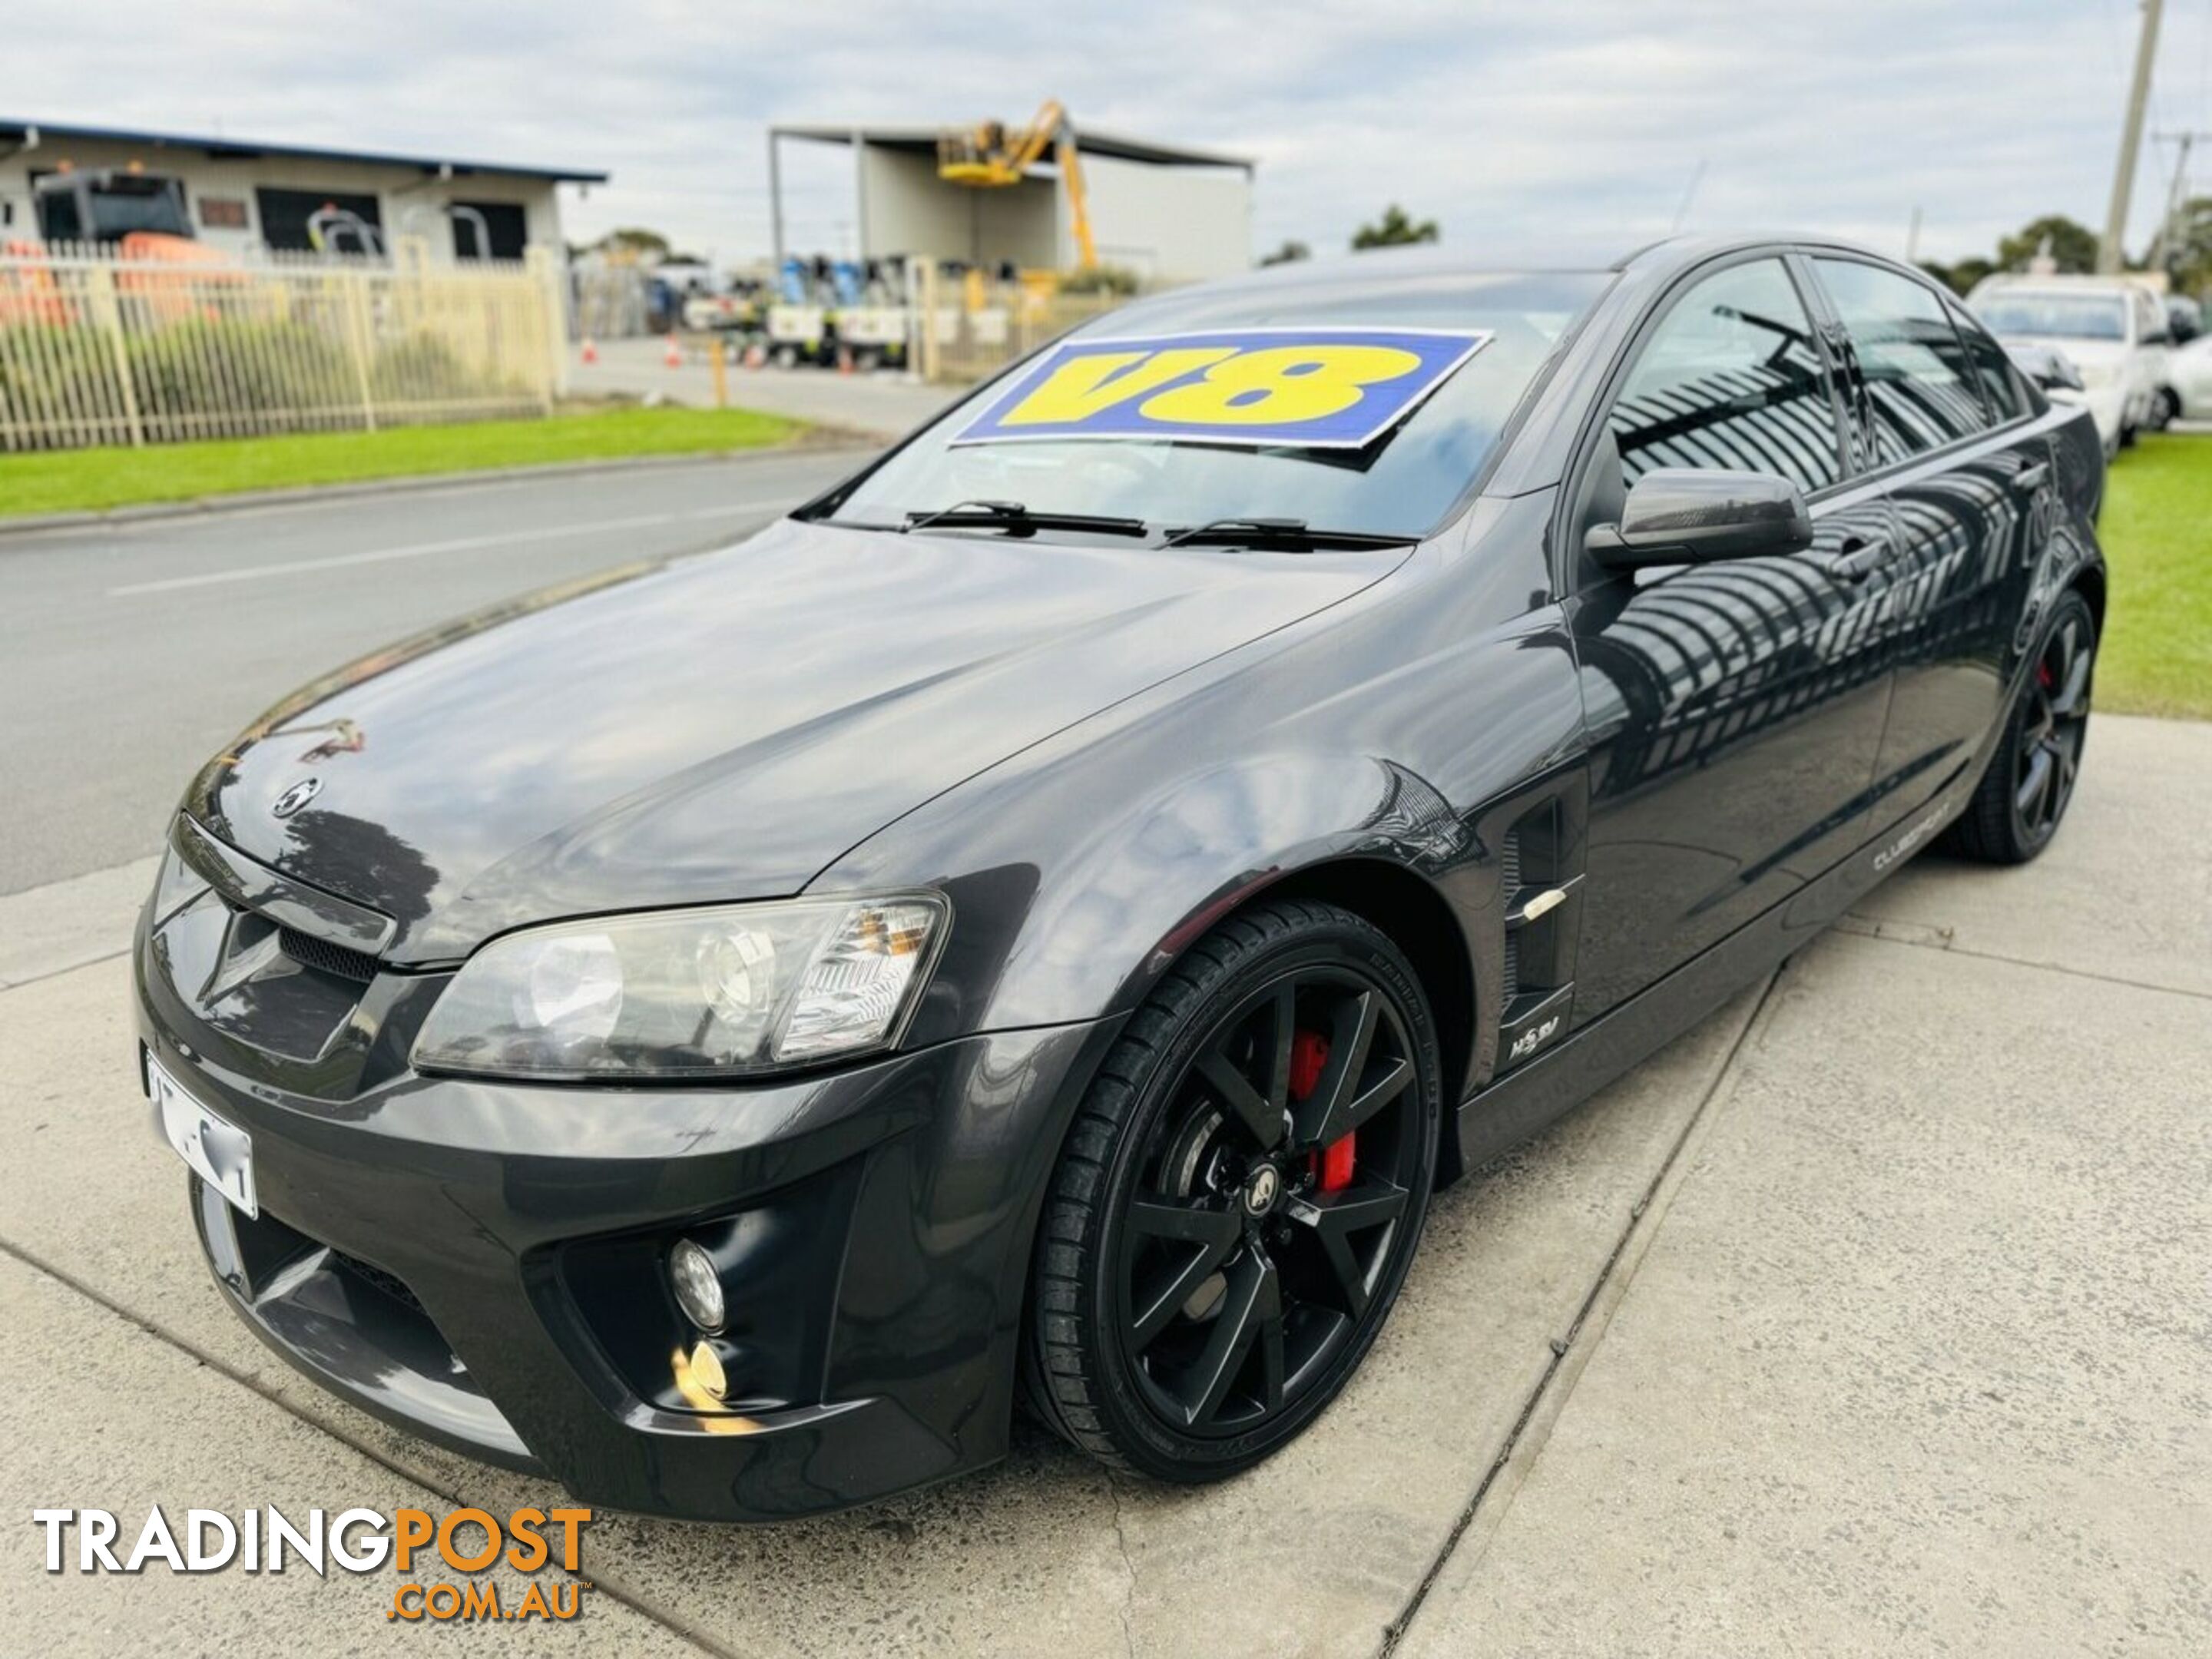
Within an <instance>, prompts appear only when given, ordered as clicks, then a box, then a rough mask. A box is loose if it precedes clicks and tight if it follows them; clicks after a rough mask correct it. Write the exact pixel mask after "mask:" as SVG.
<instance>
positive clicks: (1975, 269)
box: [1920, 253, 1996, 300]
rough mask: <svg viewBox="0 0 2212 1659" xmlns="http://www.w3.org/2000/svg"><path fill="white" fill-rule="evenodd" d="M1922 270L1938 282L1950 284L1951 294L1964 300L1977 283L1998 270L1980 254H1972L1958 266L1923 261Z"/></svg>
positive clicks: (1930, 260)
mask: <svg viewBox="0 0 2212 1659" xmlns="http://www.w3.org/2000/svg"><path fill="white" fill-rule="evenodd" d="M1920 268H1921V270H1924V271H1926V272H1927V273H1928V274H1929V276H1933V277H1934V278H1935V279H1936V281H1937V282H1939V283H1949V284H1950V287H1951V292H1953V293H1954V294H1955V295H1958V296H1959V297H1960V299H1962V300H1963V299H1965V298H1966V295H1969V294H1971V293H1972V292H1973V291H1974V284H1975V283H1978V282H1980V281H1981V280H1982V278H1983V277H1984V276H1988V275H1989V274H1990V272H1991V271H1993V270H1996V266H1995V265H1993V264H1990V262H1989V261H1988V260H1987V259H1984V258H1982V257H1981V255H1979V254H1978V253H1970V254H1968V255H1967V256H1966V258H1963V259H1961V260H1960V261H1959V262H1958V263H1957V264H1949V265H1947V264H1940V263H1938V262H1937V261H1936V260H1934V259H1923V260H1922V261H1921V262H1920Z"/></svg>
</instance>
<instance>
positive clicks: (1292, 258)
mask: <svg viewBox="0 0 2212 1659" xmlns="http://www.w3.org/2000/svg"><path fill="white" fill-rule="evenodd" d="M1310 258H1313V250H1312V249H1311V248H1310V247H1308V246H1306V245H1305V244H1304V242H1291V241H1286V242H1285V243H1284V244H1283V245H1282V246H1280V247H1279V248H1277V249H1276V250H1275V251H1274V252H1273V253H1270V254H1268V255H1267V256H1266V257H1265V258H1262V259H1261V261H1260V263H1261V264H1263V265H1288V264H1297V261H1299V260H1300V259H1310Z"/></svg>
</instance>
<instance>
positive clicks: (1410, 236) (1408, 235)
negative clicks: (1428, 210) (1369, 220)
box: [1352, 202, 1437, 248]
mask: <svg viewBox="0 0 2212 1659" xmlns="http://www.w3.org/2000/svg"><path fill="white" fill-rule="evenodd" d="M1435 240H1437V222H1436V221H1435V220H1433V219H1424V220H1422V221H1421V222H1419V224H1415V223H1414V222H1413V221H1412V220H1411V219H1408V218H1407V216H1406V210H1405V209H1403V208H1401V207H1400V206H1399V205H1398V204H1396V203H1395V202H1393V203H1391V204H1390V205H1389V207H1387V208H1385V209H1383V216H1382V218H1381V219H1379V220H1377V221H1376V222H1375V223H1373V224H1371V225H1362V226H1360V228H1358V231H1357V232H1356V233H1355V234H1353V236H1352V246H1353V247H1354V248H1364V247H1403V246H1406V245H1407V244H1408V243H1411V242H1433V241H1435Z"/></svg>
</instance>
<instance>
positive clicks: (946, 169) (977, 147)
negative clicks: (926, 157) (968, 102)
mask: <svg viewBox="0 0 2212 1659" xmlns="http://www.w3.org/2000/svg"><path fill="white" fill-rule="evenodd" d="M1047 149H1052V150H1053V151H1054V160H1055V161H1058V162H1059V164H1060V178H1061V179H1063V180H1065V181H1066V185H1067V213H1068V222H1069V228H1070V230H1071V231H1072V232H1073V234H1074V237H1075V255H1076V264H1078V265H1079V267H1080V268H1081V269H1083V270H1096V269H1097V264H1098V248H1097V244H1096V243H1095V242H1094V241H1093V240H1091V200H1090V197H1089V196H1088V195H1087V193H1086V192H1085V190H1084V187H1083V158H1082V156H1081V155H1080V154H1079V152H1078V150H1077V148H1076V143H1075V126H1074V124H1073V122H1071V121H1070V120H1069V119H1068V118H1067V110H1066V107H1065V106H1063V105H1062V104H1061V103H1060V100H1058V99H1057V98H1048V99H1046V100H1044V102H1043V103H1042V104H1041V105H1040V106H1038V107H1037V112H1036V116H1035V117H1034V118H1032V119H1031V120H1030V124H1029V125H1028V126H1026V127H1024V128H1023V129H1021V130H1020V131H1018V132H1015V133H1012V134H1011V135H1010V134H1009V133H1008V132H1007V131H1006V127H1005V125H1003V124H1001V123H1000V122H997V121H986V122H984V123H982V124H981V125H979V126H973V127H955V128H951V129H950V130H948V131H945V132H942V133H939V135H938V139H937V176H938V177H939V178H940V179H944V180H945V182H946V183H948V184H955V185H972V186H974V187H975V188H976V189H979V190H996V189H1002V188H1004V187H1005V186H1006V185H1018V184H1019V183H1021V181H1022V179H1024V177H1025V176H1026V175H1027V173H1028V172H1029V169H1030V167H1032V166H1033V165H1035V164H1036V162H1037V161H1040V160H1042V157H1043V155H1044V153H1045V151H1046V150H1047Z"/></svg>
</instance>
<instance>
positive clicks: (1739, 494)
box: [1583, 467, 1813, 570]
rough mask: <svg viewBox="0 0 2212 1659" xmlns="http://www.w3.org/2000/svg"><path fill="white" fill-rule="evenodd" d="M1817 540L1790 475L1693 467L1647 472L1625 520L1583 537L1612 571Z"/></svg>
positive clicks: (1784, 549)
mask: <svg viewBox="0 0 2212 1659" xmlns="http://www.w3.org/2000/svg"><path fill="white" fill-rule="evenodd" d="M1812 544H1813V515H1812V514H1811V513H1809V512H1808V511H1807V510H1806V507H1805V496H1804V492H1802V490H1800V489H1798V488H1797V486H1796V484H1794V483H1790V481H1789V479H1787V478H1782V477H1776V476H1775V475H1774V474H1773V473H1771V472H1708V471H1703V470H1702V469H1699V468H1692V467H1662V468H1660V469H1659V470H1658V471H1654V472H1647V473H1645V474H1644V476H1643V477H1640V478H1638V480H1637V481H1636V483H1635V485H1634V486H1633V487H1632V489H1630V490H1629V492H1628V500H1627V502H1626V505H1625V506H1624V507H1622V508H1621V513H1620V523H1619V524H1617V525H1610V524H1605V525H1599V526H1595V528H1594V529H1592V530H1591V531H1590V532H1589V535H1588V536H1586V537H1584V538H1583V546H1584V547H1585V548H1586V549H1588V550H1589V555H1590V556H1591V557H1592V558H1594V559H1595V560H1596V561H1597V562H1599V563H1600V564H1601V565H1603V566H1605V567H1606V568H1607V569H1608V570H1636V569H1640V568H1644V567H1645V566H1647V565H1661V564H1703V563H1705V562H1708V561H1711V560H1714V559H1742V558H1751V557H1754V556H1758V555H1759V554H1771V553H1795V552H1796V551H1797V550H1799V549H1801V548H1807V547H1810V546H1811V545H1812Z"/></svg>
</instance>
